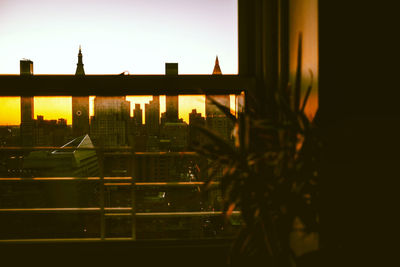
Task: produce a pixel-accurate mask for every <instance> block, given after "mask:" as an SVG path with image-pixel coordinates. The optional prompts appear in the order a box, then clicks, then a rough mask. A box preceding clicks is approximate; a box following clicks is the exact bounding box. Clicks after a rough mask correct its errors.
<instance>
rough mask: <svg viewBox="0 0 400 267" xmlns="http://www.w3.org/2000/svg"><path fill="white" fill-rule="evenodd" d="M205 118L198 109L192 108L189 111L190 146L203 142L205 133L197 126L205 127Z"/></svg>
mask: <svg viewBox="0 0 400 267" xmlns="http://www.w3.org/2000/svg"><path fill="white" fill-rule="evenodd" d="M204 126H205V119H204V117H202V116H201V113H197V111H196V109H192V112H191V113H189V146H190V147H191V146H195V145H199V144H202V143H203V141H204V135H203V134H202V132H201V131H200V130H199V129H198V128H196V127H204Z"/></svg>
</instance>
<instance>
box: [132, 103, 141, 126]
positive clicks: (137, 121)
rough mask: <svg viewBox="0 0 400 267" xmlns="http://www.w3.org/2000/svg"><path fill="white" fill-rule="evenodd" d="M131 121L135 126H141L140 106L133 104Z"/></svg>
mask: <svg viewBox="0 0 400 267" xmlns="http://www.w3.org/2000/svg"><path fill="white" fill-rule="evenodd" d="M133 120H134V121H135V124H136V125H142V124H143V110H142V109H141V108H140V104H135V109H134V110H133Z"/></svg>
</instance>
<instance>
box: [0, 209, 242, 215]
mask: <svg viewBox="0 0 400 267" xmlns="http://www.w3.org/2000/svg"><path fill="white" fill-rule="evenodd" d="M104 210H105V211H109V212H110V211H116V213H106V214H119V213H117V212H118V211H126V212H127V213H123V214H127V215H129V216H132V214H131V213H128V212H129V211H131V210H132V208H131V207H118V208H104ZM98 211H100V208H97V207H96V208H32V209H0V213H27V212H30V213H35V212H36V213H63V212H65V213H67V212H98ZM222 214H223V212H222V211H187V212H186V211H185V212H138V213H135V216H137V217H149V216H150V217H151V216H153V217H165V216H170V217H179V216H189V217H191V216H195V217H196V216H211V215H222ZM232 214H233V215H238V214H240V211H233V212H232Z"/></svg>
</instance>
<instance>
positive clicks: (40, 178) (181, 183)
mask: <svg viewBox="0 0 400 267" xmlns="http://www.w3.org/2000/svg"><path fill="white" fill-rule="evenodd" d="M75 180H76V181H100V178H99V177H87V178H86V177H45V178H43V177H38V178H7V177H5V178H0V182H2V181H54V182H55V181H75ZM104 180H111V181H112V180H115V181H118V180H127V181H128V180H129V181H131V180H133V178H132V177H104ZM119 184H120V185H131V184H132V183H105V185H119ZM204 184H205V182H138V183H134V185H136V186H140V187H142V186H144V187H145V186H199V185H204ZM210 184H211V185H218V184H219V182H210Z"/></svg>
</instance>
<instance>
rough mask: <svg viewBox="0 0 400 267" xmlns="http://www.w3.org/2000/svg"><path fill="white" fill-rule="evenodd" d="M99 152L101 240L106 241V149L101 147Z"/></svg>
mask: <svg viewBox="0 0 400 267" xmlns="http://www.w3.org/2000/svg"><path fill="white" fill-rule="evenodd" d="M98 151H99V153H98V155H99V169H100V181H99V182H100V201H99V202H100V203H99V204H100V239H101V240H104V238H105V232H106V221H105V220H106V219H105V214H104V147H103V146H101V147H100V149H99V150H98Z"/></svg>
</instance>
